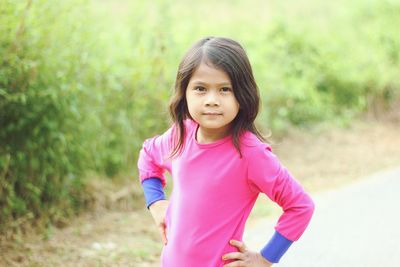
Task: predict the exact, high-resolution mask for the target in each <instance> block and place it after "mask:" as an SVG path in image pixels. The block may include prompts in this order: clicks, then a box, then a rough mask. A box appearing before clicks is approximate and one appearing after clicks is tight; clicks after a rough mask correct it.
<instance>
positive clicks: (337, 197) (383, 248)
mask: <svg viewBox="0 0 400 267" xmlns="http://www.w3.org/2000/svg"><path fill="white" fill-rule="evenodd" d="M313 199H314V200H315V203H316V211H315V213H314V217H313V220H312V222H311V224H310V226H309V228H308V229H307V231H306V232H305V233H304V235H303V236H302V238H301V239H300V240H299V241H298V242H295V243H294V244H293V245H292V247H291V248H290V249H289V251H288V253H287V254H286V255H285V256H284V257H283V258H282V260H281V262H280V263H279V264H276V265H275V266H281V267H292V266H293V267H313V266H318V267H330V266H335V267H372V266H374V267H377V266H379V267H386V266H387V267H398V266H400V168H398V169H394V170H390V171H385V172H381V173H377V174H375V175H373V176H370V177H368V178H365V179H362V180H361V181H358V182H355V183H353V184H351V185H348V186H346V187H343V188H340V189H336V190H332V191H328V192H323V193H321V194H319V195H318V194H317V195H313ZM274 223H275V220H274V221H272V220H271V219H265V220H259V221H256V222H255V223H254V224H252V225H249V226H248V229H246V232H245V237H244V241H245V242H247V244H248V246H249V247H250V248H257V249H259V248H261V247H262V246H263V245H264V243H265V241H266V240H267V239H268V236H270V235H272V233H273V231H274V230H273V226H274Z"/></svg>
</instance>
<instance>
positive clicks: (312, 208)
mask: <svg viewBox="0 0 400 267" xmlns="http://www.w3.org/2000/svg"><path fill="white" fill-rule="evenodd" d="M306 210H307V214H308V217H309V218H310V219H311V217H312V216H313V214H314V211H315V202H314V200H313V199H312V198H311V197H310V196H308V201H307V205H306Z"/></svg>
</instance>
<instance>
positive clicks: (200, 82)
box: [190, 81, 232, 86]
mask: <svg viewBox="0 0 400 267" xmlns="http://www.w3.org/2000/svg"><path fill="white" fill-rule="evenodd" d="M190 84H198V85H209V84H208V83H205V82H202V81H193V82H190ZM216 85H217V86H223V85H228V86H232V85H231V83H230V82H222V83H216Z"/></svg>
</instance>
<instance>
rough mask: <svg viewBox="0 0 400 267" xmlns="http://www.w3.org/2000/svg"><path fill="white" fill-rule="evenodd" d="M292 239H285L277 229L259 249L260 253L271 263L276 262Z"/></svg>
mask: <svg viewBox="0 0 400 267" xmlns="http://www.w3.org/2000/svg"><path fill="white" fill-rule="evenodd" d="M292 243H293V241H291V240H289V239H287V238H286V237H284V236H283V235H281V234H280V233H278V231H275V234H274V235H273V236H272V238H271V240H270V241H269V242H268V244H267V245H266V246H265V247H264V248H263V249H262V250H261V251H260V253H261V255H262V256H263V257H264V258H266V259H267V260H268V261H270V262H272V263H278V262H279V260H280V259H281V257H282V256H283V254H285V252H286V251H287V250H288V249H289V247H290V245H292Z"/></svg>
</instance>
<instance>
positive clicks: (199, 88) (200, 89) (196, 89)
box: [194, 86, 206, 92]
mask: <svg viewBox="0 0 400 267" xmlns="http://www.w3.org/2000/svg"><path fill="white" fill-rule="evenodd" d="M194 90H195V91H197V92H204V91H205V90H206V89H205V88H204V87H202V86H196V87H195V88H194Z"/></svg>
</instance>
